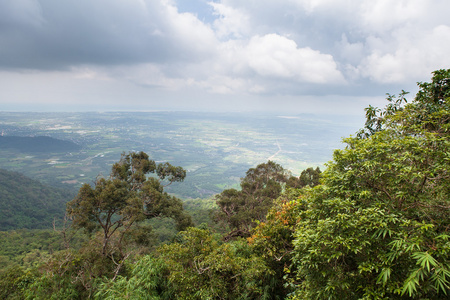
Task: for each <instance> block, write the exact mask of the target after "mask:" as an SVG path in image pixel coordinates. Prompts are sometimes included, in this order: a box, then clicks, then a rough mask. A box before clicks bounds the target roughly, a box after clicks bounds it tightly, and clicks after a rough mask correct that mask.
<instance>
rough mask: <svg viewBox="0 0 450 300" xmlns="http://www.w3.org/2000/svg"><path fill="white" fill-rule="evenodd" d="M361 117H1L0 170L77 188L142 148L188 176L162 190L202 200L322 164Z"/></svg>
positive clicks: (128, 114) (191, 114) (130, 114)
mask: <svg viewBox="0 0 450 300" xmlns="http://www.w3.org/2000/svg"><path fill="white" fill-rule="evenodd" d="M361 126H362V122H361V120H360V119H352V118H344V117H343V118H340V119H339V118H336V117H334V118H333V119H332V118H328V117H326V116H313V115H298V116H273V115H258V114H248V113H245V114H244V113H232V114H231V113H230V114H227V113H196V112H108V113H12V112H0V132H1V133H2V136H1V137H0V168H4V169H8V170H12V171H17V172H20V173H23V174H25V175H27V176H29V177H31V178H34V179H37V180H39V181H41V182H43V183H46V184H50V185H52V186H57V187H65V188H68V189H71V190H72V191H76V190H77V189H78V188H79V187H80V186H81V184H82V183H86V182H87V183H91V182H93V180H94V179H95V178H96V177H97V176H98V175H103V176H106V175H108V174H109V171H110V168H111V165H112V164H113V163H114V162H116V161H118V160H119V159H120V155H121V153H123V152H129V151H144V152H146V153H148V154H149V155H150V157H151V158H152V159H154V160H156V161H160V162H163V161H164V162H165V161H168V162H170V163H171V164H173V165H179V166H182V167H183V168H185V169H186V170H187V171H188V175H187V177H186V180H185V181H184V182H182V183H177V184H173V185H172V186H170V187H169V189H168V191H169V192H171V193H174V194H176V195H178V196H180V197H182V198H205V197H210V196H212V195H214V194H216V193H219V192H221V191H222V190H223V189H225V188H229V187H234V186H237V184H238V182H239V178H240V177H243V176H245V171H246V170H248V168H250V167H253V166H256V165H257V164H259V163H262V162H266V161H267V160H269V159H270V160H273V161H275V162H277V163H279V164H281V165H283V166H284V167H285V168H287V169H290V170H291V171H292V172H293V173H294V174H299V173H300V172H301V170H303V169H305V168H307V167H310V166H312V167H315V166H322V165H323V164H324V163H325V162H326V161H328V160H330V159H331V157H332V153H333V149H336V148H339V147H342V144H341V142H340V141H341V138H342V137H345V136H348V135H349V134H352V133H354V132H355V131H356V130H357V129H358V128H359V127H361Z"/></svg>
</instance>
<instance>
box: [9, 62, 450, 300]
mask: <svg viewBox="0 0 450 300" xmlns="http://www.w3.org/2000/svg"><path fill="white" fill-rule="evenodd" d="M418 86H419V92H418V93H417V94H416V96H415V97H414V98H413V99H411V100H409V99H408V97H407V93H406V92H404V91H403V92H402V93H400V95H398V96H395V95H388V97H387V101H388V102H387V105H386V107H384V108H376V107H372V106H370V107H368V108H367V109H366V123H365V125H364V127H363V128H362V129H361V130H360V131H359V132H357V133H356V134H355V135H354V136H350V137H348V138H346V139H344V143H345V145H346V147H345V149H342V150H336V151H335V152H334V154H333V160H332V161H330V162H329V163H328V164H327V168H326V169H325V170H324V171H323V172H321V171H320V170H319V169H318V168H316V169H314V168H309V169H307V170H305V171H304V172H302V173H301V175H300V176H299V177H292V176H290V174H289V173H288V172H286V170H284V169H283V167H282V166H280V165H278V164H276V163H274V162H271V161H268V162H267V163H262V164H260V165H258V166H256V167H255V168H251V169H249V170H248V172H247V173H246V176H245V177H243V178H242V180H241V185H240V189H227V190H224V191H223V192H222V193H220V194H218V195H217V196H216V198H215V201H216V206H212V207H211V216H212V218H213V219H214V220H215V221H216V222H218V224H220V226H219V227H217V226H216V227H214V225H213V224H212V223H202V224H195V226H194V224H192V223H191V219H190V218H189V216H188V215H187V214H186V212H185V210H184V209H183V203H182V202H181V200H179V199H177V198H174V197H172V196H170V195H168V194H167V193H166V192H165V191H164V185H165V184H164V182H166V183H170V182H173V181H182V180H183V179H184V176H185V174H186V173H185V171H184V170H183V169H182V168H179V167H174V166H172V165H170V164H168V163H166V164H159V165H157V164H156V163H155V162H154V161H152V160H150V159H149V158H148V155H147V154H145V153H143V152H131V153H129V154H124V155H123V156H122V158H121V159H120V161H119V162H118V163H116V164H114V165H113V168H112V172H111V175H110V176H109V177H108V178H99V179H98V180H97V181H96V182H95V184H93V185H84V186H83V187H82V188H81V189H80V191H79V193H78V195H77V196H76V197H75V198H74V199H73V200H72V201H71V202H70V203H69V204H68V206H67V213H68V215H69V216H70V217H71V218H72V224H71V227H69V228H68V227H64V228H62V229H61V232H60V233H61V236H62V237H63V241H64V245H65V247H63V248H61V249H62V250H60V249H55V251H54V252H52V253H49V252H47V254H48V255H46V256H45V258H44V257H38V256H34V257H36V263H35V264H32V265H30V264H28V265H26V266H25V265H24V266H23V267H22V268H9V269H8V268H7V269H3V270H2V271H1V272H0V296H1V298H4V299H88V298H94V299H445V298H448V297H449V293H450V260H449V259H450V257H449V255H450V235H449V233H448V231H449V229H450V203H449V199H450V173H449V169H450V153H449V149H450V139H449V138H450V135H449V129H450V128H449V126H450V70H437V71H435V72H433V76H432V79H431V82H422V83H419V84H418ZM149 175H150V176H149ZM163 216H165V217H170V218H173V219H174V220H175V224H176V225H177V226H176V229H177V230H179V232H178V234H177V235H176V236H175V237H174V238H173V239H172V240H171V241H169V242H167V243H163V244H160V245H155V244H152V240H151V239H150V238H149V230H150V227H149V223H147V221H148V220H147V219H149V218H150V219H152V218H157V217H163ZM77 228H82V229H84V232H85V234H84V233H80V232H78V233H77V232H76V229H77ZM76 236H78V237H80V236H83V237H84V239H83V238H82V239H78V242H77V243H76V246H75V247H74V243H73V241H74V240H75V239H74V237H76Z"/></svg>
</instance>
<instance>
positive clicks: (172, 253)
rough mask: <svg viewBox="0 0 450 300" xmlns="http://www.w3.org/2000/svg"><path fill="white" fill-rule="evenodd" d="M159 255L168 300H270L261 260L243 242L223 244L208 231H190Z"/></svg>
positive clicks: (161, 250)
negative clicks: (168, 290) (168, 287)
mask: <svg viewBox="0 0 450 300" xmlns="http://www.w3.org/2000/svg"><path fill="white" fill-rule="evenodd" d="M158 252H159V254H160V258H161V259H163V260H164V262H165V264H166V266H167V269H168V271H169V274H168V277H167V279H168V281H169V282H170V284H171V290H172V297H171V299H269V297H270V295H269V289H268V286H267V285H268V282H269V280H267V278H268V277H269V276H270V275H271V270H270V269H268V268H267V267H266V265H265V263H264V261H263V259H262V258H261V257H259V256H257V255H254V253H252V251H251V249H250V247H249V246H248V244H247V243H246V242H245V240H242V239H240V240H234V241H230V242H228V243H223V242H222V241H221V240H220V237H218V236H215V235H213V234H211V232H210V231H209V230H207V229H200V228H189V229H188V230H186V231H182V232H180V233H179V236H178V237H177V241H176V242H175V243H172V244H168V245H162V246H161V247H160V248H159V249H158Z"/></svg>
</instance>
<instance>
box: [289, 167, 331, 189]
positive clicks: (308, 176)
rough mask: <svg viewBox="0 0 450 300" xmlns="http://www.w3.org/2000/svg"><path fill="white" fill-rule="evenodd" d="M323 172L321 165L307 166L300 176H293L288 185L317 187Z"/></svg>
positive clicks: (293, 186)
mask: <svg viewBox="0 0 450 300" xmlns="http://www.w3.org/2000/svg"><path fill="white" fill-rule="evenodd" d="M321 173H322V171H320V168H319V167H317V168H316V169H314V168H307V169H306V170H303V171H302V173H300V176H299V177H298V178H297V177H294V176H291V177H290V178H289V180H288V181H287V183H286V185H287V186H288V187H292V188H304V187H305V186H310V187H315V186H316V185H318V184H319V180H320V174H321Z"/></svg>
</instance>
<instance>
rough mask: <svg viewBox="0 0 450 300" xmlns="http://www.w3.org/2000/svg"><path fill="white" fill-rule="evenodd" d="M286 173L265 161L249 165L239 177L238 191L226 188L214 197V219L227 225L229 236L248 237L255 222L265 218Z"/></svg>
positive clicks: (276, 165) (286, 176) (272, 163)
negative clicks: (217, 207)
mask: <svg viewBox="0 0 450 300" xmlns="http://www.w3.org/2000/svg"><path fill="white" fill-rule="evenodd" d="M288 177H289V172H288V171H287V170H285V169H283V167H282V166H280V165H279V164H277V163H274V162H273V161H268V162H267V163H263V164H259V165H258V166H256V168H251V169H249V170H248V171H247V172H246V176H245V178H243V179H241V190H240V191H239V190H236V189H227V190H224V191H223V192H222V193H220V194H219V195H217V196H216V203H217V205H218V206H219V210H218V211H217V212H216V214H215V220H216V221H217V222H222V223H224V224H226V225H228V226H229V228H230V229H231V232H229V233H228V234H227V237H226V238H227V239H228V238H231V237H237V236H241V237H248V236H250V231H251V229H252V228H254V227H255V225H256V224H257V222H259V221H264V220H265V218H266V214H267V212H268V210H269V208H270V207H271V206H272V203H273V201H274V199H276V198H278V197H279V196H280V195H281V192H282V191H283V185H284V183H285V182H286V181H287V180H288Z"/></svg>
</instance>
